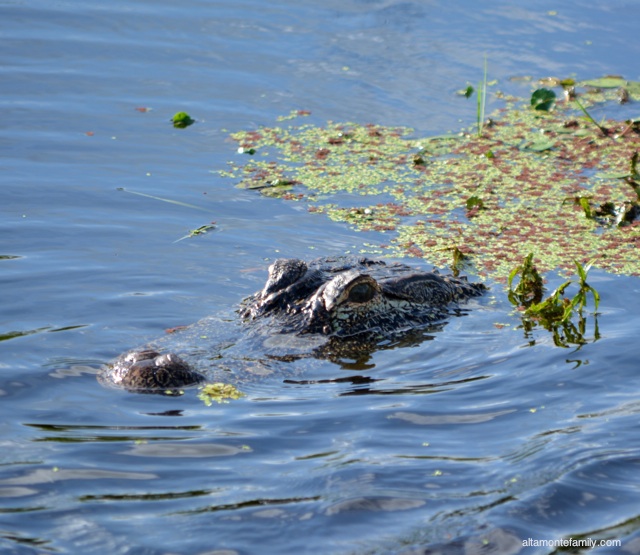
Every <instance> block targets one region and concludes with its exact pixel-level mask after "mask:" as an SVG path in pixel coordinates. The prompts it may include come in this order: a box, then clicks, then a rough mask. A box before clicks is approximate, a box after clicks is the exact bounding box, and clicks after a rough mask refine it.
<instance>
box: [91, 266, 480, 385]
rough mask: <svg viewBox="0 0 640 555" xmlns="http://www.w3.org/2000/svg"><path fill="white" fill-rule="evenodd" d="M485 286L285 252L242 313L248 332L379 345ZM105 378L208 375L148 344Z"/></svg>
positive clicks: (143, 380)
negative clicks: (287, 256) (305, 258)
mask: <svg viewBox="0 0 640 555" xmlns="http://www.w3.org/2000/svg"><path fill="white" fill-rule="evenodd" d="M485 290H486V288H485V286H484V285H483V284H481V283H470V282H468V281H467V280H466V278H456V277H453V276H449V275H442V274H440V273H438V272H426V271H422V270H419V269H417V268H413V267H411V266H408V265H405V264H399V263H394V264H387V263H385V262H383V261H381V260H373V259H369V258H354V257H331V258H319V259H317V260H314V261H312V262H309V263H306V262H304V261H302V260H298V259H284V258H283V259H278V260H276V261H275V262H274V263H273V264H272V265H271V266H270V267H269V277H268V279H267V282H266V284H265V286H264V288H263V289H262V290H261V291H258V292H257V293H255V294H253V295H251V296H250V297H248V298H247V299H245V300H244V301H243V302H242V304H241V307H240V310H239V313H240V315H241V317H242V319H243V322H244V324H245V329H246V332H247V333H252V334H254V335H256V336H260V337H262V338H263V339H265V338H270V337H273V336H282V335H286V336H292V337H295V338H309V339H313V340H310V341H309V344H310V345H313V346H314V347H313V352H312V353H310V354H312V355H313V356H317V357H324V358H330V357H331V355H330V353H331V352H334V353H335V352H336V350H338V351H339V350H340V349H341V348H342V349H343V351H344V350H345V349H352V350H353V349H357V348H358V346H362V345H367V346H369V347H371V346H372V345H375V344H379V343H380V342H381V341H383V340H389V339H392V338H398V337H400V336H401V335H402V334H403V333H408V332H410V331H411V330H413V329H415V328H417V327H424V326H426V325H429V324H434V323H436V322H440V321H442V320H444V319H445V318H446V317H447V316H449V315H451V314H455V313H456V311H459V309H458V303H460V302H464V301H466V300H468V299H469V298H471V297H475V296H478V295H481V294H482V293H483V292H484V291H485ZM341 346H342V347H341ZM345 346H348V347H345ZM370 350H373V349H370ZM99 379H100V381H101V382H102V383H103V384H105V385H111V386H118V387H124V388H125V389H129V390H133V391H145V392H152V391H164V390H168V389H178V388H182V387H186V386H189V385H193V384H196V383H199V382H201V381H204V379H205V378H204V376H203V375H202V374H200V373H199V372H198V371H197V370H196V369H195V368H193V367H192V365H190V364H188V363H187V362H185V361H184V360H183V359H182V358H180V357H179V356H178V355H176V354H173V353H169V354H160V353H159V352H158V351H157V350H155V349H153V348H145V349H142V350H138V351H131V352H129V353H125V354H124V355H122V356H120V357H119V358H118V359H116V361H115V362H114V363H113V364H112V365H110V366H108V367H107V368H105V369H104V370H103V372H101V374H100V377H99Z"/></svg>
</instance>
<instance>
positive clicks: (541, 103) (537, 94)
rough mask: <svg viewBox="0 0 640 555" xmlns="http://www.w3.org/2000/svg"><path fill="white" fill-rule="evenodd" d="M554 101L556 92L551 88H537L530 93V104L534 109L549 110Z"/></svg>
mask: <svg viewBox="0 0 640 555" xmlns="http://www.w3.org/2000/svg"><path fill="white" fill-rule="evenodd" d="M555 103H556V93H554V92H553V91H552V90H551V89H537V90H535V91H533V94H532V95H531V106H532V107H533V109H534V110H542V111H544V112H550V111H551V109H552V108H553V107H554V106H555Z"/></svg>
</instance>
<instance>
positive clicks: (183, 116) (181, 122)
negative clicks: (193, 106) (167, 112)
mask: <svg viewBox="0 0 640 555" xmlns="http://www.w3.org/2000/svg"><path fill="white" fill-rule="evenodd" d="M171 121H172V123H173V126H174V127H177V128H178V129H184V128H185V127H189V126H190V125H192V124H193V123H195V121H196V120H194V119H193V118H192V117H191V116H190V115H189V114H187V112H178V113H176V114H174V116H173V117H172V118H171Z"/></svg>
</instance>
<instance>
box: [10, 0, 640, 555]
mask: <svg viewBox="0 0 640 555" xmlns="http://www.w3.org/2000/svg"><path fill="white" fill-rule="evenodd" d="M512 4H513V3H509V2H503V1H498V2H493V3H491V5H488V4H487V5H483V4H482V3H480V4H478V3H471V2H467V1H463V2H460V3H458V4H456V5H454V4H452V3H450V2H449V3H446V2H440V1H438V0H434V1H432V2H411V1H409V2H406V1H396V0H388V1H367V2H363V1H360V0H346V1H340V2H336V1H333V0H329V1H327V2H324V3H322V4H318V3H313V2H288V1H284V0H283V1H277V2H276V1H269V2H266V3H265V2H262V3H256V2H254V1H253V0H243V1H241V2H234V3H224V2H222V3H221V2H191V1H189V0H187V1H186V3H185V2H183V3H181V4H177V3H173V4H172V3H171V2H164V3H161V4H158V3H155V4H151V3H148V2H144V1H142V0H123V1H122V2H119V3H115V4H113V3H109V4H106V3H86V2H85V3H81V2H77V1H75V0H69V1H67V2H57V3H51V2H42V1H41V0H32V1H30V2H28V3H5V5H4V6H2V7H1V8H0V10H1V11H2V15H3V18H4V21H5V22H6V23H7V24H6V25H5V29H4V31H3V41H4V42H3V44H4V45H5V46H6V48H5V52H4V58H3V60H4V62H5V63H4V64H3V70H2V71H3V73H4V76H5V79H4V80H3V94H2V97H1V99H0V101H1V102H2V105H3V109H4V118H3V124H2V126H1V128H0V142H1V143H2V146H3V148H2V149H0V158H2V165H3V169H4V171H3V172H2V173H1V174H0V181H1V182H2V183H1V185H2V186H1V190H2V193H0V196H1V197H2V198H1V201H0V212H1V213H2V218H1V219H0V229H1V231H2V237H3V238H4V240H5V243H6V245H7V246H6V247H5V248H3V249H2V251H3V252H4V253H5V254H3V255H0V260H1V261H2V264H1V266H2V269H1V270H2V273H1V274H0V280H2V289H1V291H2V292H1V293H0V296H2V303H1V304H2V311H1V314H0V345H2V357H0V395H1V397H0V399H1V402H0V411H1V418H0V515H1V519H0V520H1V522H0V552H2V553H10V554H19V555H23V554H26V555H36V554H37V555H41V554H42V553H84V554H94V553H95V554H102V553H114V554H145V555H160V554H165V553H184V554H186V553H189V554H205V553H207V554H212V553H216V554H219V555H221V554H223V553H224V554H225V555H228V554H231V553H233V554H243V555H245V554H251V553H278V554H288V553H291V554H296V555H299V554H301V553H336V554H356V553H358V554H372V555H373V554H382V553H384V554H388V553H398V554H401V555H418V554H420V555H424V554H427V553H429V554H435V553H443V554H444V553H446V554H452V553H453V554H465V555H469V554H479V553H500V554H511V553H514V554H515V553H548V552H551V550H550V549H546V548H533V547H527V548H524V547H523V543H522V542H523V541H524V540H526V539H527V538H534V539H559V538H570V537H572V538H584V537H590V538H592V539H594V540H599V539H607V540H621V541H622V545H623V547H622V549H623V550H625V552H628V553H637V552H640V549H639V547H638V546H639V544H640V526H639V524H638V523H639V522H640V519H639V517H638V509H637V500H638V493H639V492H638V487H637V479H636V476H637V473H638V460H640V457H639V456H638V449H637V420H638V418H637V417H638V412H639V410H640V404H639V403H638V401H637V399H636V397H637V394H636V392H637V391H638V389H640V383H638V380H639V378H638V373H637V359H638V356H637V355H638V348H637V342H636V340H635V330H636V329H637V328H638V325H637V324H638V321H637V319H638V317H637V314H638V312H639V311H638V306H637V304H638V303H637V299H638V298H639V297H638V293H639V292H640V284H639V282H638V281H637V279H631V278H619V277H614V276H609V275H606V274H602V273H598V272H596V271H592V273H591V274H590V276H589V282H590V283H591V284H592V285H594V287H596V289H598V291H599V292H600V293H601V295H602V302H601V306H600V309H599V312H600V313H599V315H598V319H597V324H596V322H595V319H594V320H591V316H589V318H588V319H587V321H586V322H585V323H582V322H580V323H578V324H577V325H576V326H575V327H574V328H570V329H567V330H558V334H557V336H556V337H554V335H553V334H550V333H549V332H547V331H546V330H544V329H540V328H535V329H533V328H532V329H522V328H519V326H521V320H520V319H519V318H518V317H517V315H514V314H512V313H511V310H512V309H511V306H510V305H509V303H508V302H507V300H506V296H505V295H504V293H503V290H502V288H501V286H500V285H498V284H494V285H493V286H492V289H491V291H490V293H489V294H488V295H486V296H485V298H483V299H482V301H480V302H479V303H478V305H477V306H474V307H473V309H472V310H470V311H469V312H468V314H467V315H466V316H464V317H460V318H452V319H451V320H450V321H449V322H448V324H447V325H446V326H444V327H442V328H434V329H429V330H426V331H425V330H421V331H420V332H419V333H417V334H416V335H415V336H413V337H406V338H403V340H402V341H400V342H394V343H391V342H390V343H389V344H386V345H383V348H379V349H373V350H371V351H370V352H366V353H361V354H360V356H353V357H347V356H344V357H334V358H333V359H316V358H313V357H306V358H305V357H291V356H290V357H284V356H279V357H278V356H274V357H273V358H270V359H264V357H263V358H262V359H260V358H259V357H257V356H255V352H253V351H246V350H245V351H244V352H243V347H242V342H241V341H239V340H238V338H237V334H236V335H235V336H234V337H231V338H229V337H226V336H225V334H226V333H227V331H229V330H232V331H233V332H234V334H235V333H236V332H237V331H238V330H237V329H235V330H233V326H234V324H233V322H237V318H236V315H235V313H234V307H235V306H236V303H237V302H238V301H239V300H240V299H242V298H243V297H245V296H246V295H248V294H250V293H252V292H253V291H255V290H256V289H258V288H260V287H261V286H262V284H263V283H264V277H265V275H264V268H265V266H266V265H267V264H266V263H268V262H270V261H271V260H273V259H274V258H278V257H283V256H287V257H294V256H295V257H300V258H305V259H311V258H315V257H317V256H324V255H336V254H345V253H358V252H359V250H360V248H361V247H362V246H363V245H364V244H366V243H371V244H380V243H383V242H385V241H388V237H387V235H385V234H384V233H378V234H375V233H371V234H364V233H355V232H353V231H351V230H349V229H348V228H346V227H344V226H343V225H341V224H335V223H332V222H328V221H326V220H324V219H323V217H322V216H319V215H315V214H309V213H308V212H307V210H306V206H304V205H303V204H302V203H296V202H289V203H287V204H283V203H281V202H280V201H278V200H275V199H268V198H264V197H262V196H260V195H257V194H256V193H254V192H252V191H246V190H240V189H236V188H234V187H233V186H232V185H233V184H231V183H229V182H228V181H227V180H223V179H221V178H220V177H218V174H217V173H216V172H217V171H218V170H220V169H224V168H225V164H226V163H227V162H228V161H229V160H233V158H234V156H246V154H238V153H236V151H235V147H233V145H232V144H231V143H230V142H228V141H227V136H228V131H235V130H239V129H255V128H256V127H258V126H260V125H267V124H272V123H273V121H275V120H276V118H277V116H279V115H283V114H287V113H289V112H290V111H291V110H297V109H304V110H310V111H311V115H310V116H309V121H310V122H311V123H312V124H314V125H316V124H322V123H324V122H325V121H327V120H333V121H356V122H358V123H367V122H370V121H371V122H374V123H380V124H385V125H412V126H414V127H416V129H417V133H426V132H428V133H431V134H439V133H444V132H446V131H450V130H453V131H455V130H457V129H459V128H460V127H461V126H466V125H470V124H472V123H473V122H474V121H475V116H476V114H475V110H476V108H475V106H474V105H473V103H469V102H466V100H465V99H464V98H462V97H460V96H457V95H456V94H455V91H456V90H458V89H460V88H463V87H465V86H466V84H467V83H468V82H471V83H474V84H475V83H476V82H477V81H478V80H480V79H481V71H482V70H481V68H482V64H483V60H484V56H485V55H486V56H487V60H488V64H489V74H490V78H496V79H498V81H499V84H498V87H500V88H501V89H504V90H507V92H508V90H509V89H510V88H515V87H522V86H524V85H522V84H517V83H513V82H510V81H509V80H508V78H509V77H512V76H514V75H533V76H546V75H555V76H558V77H567V76H569V75H572V74H574V73H578V74H579V76H580V77H597V76H600V75H602V74H606V73H611V74H622V75H624V76H625V77H628V78H629V79H637V78H638V75H637V71H638V69H637V60H638V58H639V57H640V52H639V51H638V41H637V40H635V39H636V35H637V21H638V16H640V12H639V11H638V7H637V6H636V5H634V4H633V3H625V2H615V1H614V2H606V3H604V2H600V3H598V2H581V1H579V0H569V1H567V2H563V3H562V5H553V6H551V5H542V4H533V3H530V5H527V6H524V5H518V6H515V5H512ZM489 102H491V99H489ZM140 108H144V109H142V110H141V109H140ZM179 111H187V112H188V113H189V114H190V115H192V116H193V117H194V119H196V120H197V121H196V123H195V124H194V125H192V126H190V127H188V128H186V129H174V128H173V126H172V125H171V122H170V118H171V117H172V116H173V114H175V113H176V112H179ZM597 118H598V115H597V114H596V119H597ZM283 125H286V122H283ZM227 130H228V131H227ZM256 160H259V153H257V154H256ZM328 178H330V176H328ZM123 188H124V189H126V190H129V191H134V192H137V193H141V194H136V195H130V194H126V193H124V192H123V191H122V190H119V189H123ZM162 199H168V200H171V201H175V202H165V201H164V200H162ZM193 206H195V207H198V209H197V210H196V209H193V208H191V207H193ZM203 210H204V211H206V212H207V214H203V213H202V212H203ZM426 217H428V215H426ZM212 220H215V222H216V233H209V234H205V235H201V236H196V237H190V238H188V239H184V240H181V241H178V242H176V240H177V239H180V238H183V237H185V236H187V235H188V234H189V231H190V230H193V229H198V228H199V227H201V226H204V225H209V224H210V222H211V221H212ZM6 253H10V254H6ZM549 279H550V280H551V281H553V280H556V281H557V278H556V277H554V276H550V278H549ZM551 286H552V285H550V287H551ZM207 315H213V316H212V317H211V319H210V321H209V323H210V324H212V325H213V328H215V330H217V331H219V332H220V333H219V334H217V335H216V334H213V335H214V336H213V337H212V336H211V331H212V329H213V328H211V327H210V328H209V335H208V336H207V337H202V334H201V335H200V336H197V335H196V336H190V337H188V336H186V335H185V336H182V337H185V340H186V339H187V338H188V341H186V346H189V345H190V348H191V349H192V351H193V356H196V357H197V356H201V357H203V356H207V357H209V361H208V363H209V365H210V366H211V368H213V369H214V370H215V372H217V373H218V375H219V376H220V377H221V378H224V381H226V382H232V383H237V384H238V386H239V387H240V388H241V390H242V391H243V392H244V393H245V395H246V396H245V397H243V398H241V399H238V400H234V401H231V402H229V403H226V404H225V403H221V404H217V403H214V404H212V405H211V406H205V405H204V404H203V403H202V401H200V400H199V399H198V397H197V390H188V391H186V392H185V394H184V395H182V396H179V397H166V396H153V395H132V394H128V393H126V392H122V391H116V390H107V389H104V388H101V387H100V386H99V385H98V384H97V382H96V376H95V374H96V372H97V369H98V367H99V366H100V364H103V363H105V362H107V361H109V360H111V359H112V358H113V357H114V356H116V355H118V354H119V353H121V352H124V351H125V350H127V349H130V348H135V347H136V346H137V345H141V344H144V343H145V342H146V341H147V340H149V338H157V337H158V336H160V335H161V334H162V330H164V329H168V328H176V327H179V326H184V325H187V324H191V323H192V322H195V321H197V320H199V319H200V318H203V317H205V316H207ZM218 324H220V325H218ZM53 332H55V333H53ZM231 335H233V334H231ZM592 338H593V339H595V338H598V341H591V339H592ZM175 340H176V339H175V337H173V336H172V337H170V338H167V339H166V340H161V341H160V343H162V342H163V341H165V343H166V344H169V343H170V342H171V341H175ZM276 347H279V348H280V349H281V350H284V351H286V350H287V349H290V348H291V347H292V345H279V346H276ZM276 354H277V353H276ZM280 354H282V353H280ZM61 378H63V379H61ZM587 551H588V552H589V553H602V554H604V553H614V552H615V553H617V552H620V548H618V549H617V550H616V548H613V547H611V548H605V547H602V548H595V549H590V550H587V549H582V550H579V549H575V550H574V551H573V552H576V553H577V552H582V553H586V552H587Z"/></svg>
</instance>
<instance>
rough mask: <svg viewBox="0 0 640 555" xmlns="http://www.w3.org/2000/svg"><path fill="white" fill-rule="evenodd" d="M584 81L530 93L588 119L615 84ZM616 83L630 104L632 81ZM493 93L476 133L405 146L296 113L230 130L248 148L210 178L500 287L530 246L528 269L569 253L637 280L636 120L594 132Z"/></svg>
mask: <svg viewBox="0 0 640 555" xmlns="http://www.w3.org/2000/svg"><path fill="white" fill-rule="evenodd" d="M589 83H590V82H583V83H576V82H575V81H573V80H546V81H545V82H544V88H547V89H548V90H550V89H552V88H554V87H560V88H561V89H562V90H566V89H565V87H574V88H575V90H576V92H575V95H579V97H580V103H581V104H582V106H584V107H585V108H586V109H587V111H589V113H592V111H593V110H594V109H595V107H605V106H607V105H608V104H611V103H615V102H617V99H618V95H617V94H616V90H614V89H613V88H597V89H596V88H594V87H593V86H591V85H590V84H589ZM615 84H616V85H619V81H616V82H615ZM625 84H626V87H625V90H627V91H628V92H629V95H630V97H631V98H633V99H637V100H640V83H634V82H627V81H625ZM487 86H491V85H490V84H489V83H487ZM572 94H573V93H572ZM495 96H496V97H498V98H500V99H502V102H503V106H502V107H501V108H499V109H497V110H496V111H495V112H494V113H493V114H491V116H490V119H491V125H484V126H483V128H482V133H481V134H478V133H476V132H475V131H476V129H472V130H462V131H461V132H460V133H458V134H455V135H441V136H432V137H424V138H421V139H418V140H416V138H415V136H412V133H413V130H411V129H409V128H406V127H386V126H381V125H373V124H367V125H362V124H358V123H350V122H345V123H335V122H328V123H327V124H326V125H322V126H316V125H312V124H304V123H302V124H296V122H295V119H296V118H300V115H301V114H302V115H304V116H307V115H309V113H308V112H305V111H295V112H292V113H291V114H290V115H289V116H287V122H289V124H288V126H283V127H280V126H274V127H261V128H258V129H255V130H251V131H242V132H237V133H232V134H231V137H232V138H233V139H234V140H235V141H236V142H237V143H238V147H240V148H242V149H254V150H255V154H254V156H250V157H244V158H243V160H242V161H241V160H239V159H236V160H234V161H233V162H230V163H229V166H228V169H227V170H225V171H223V172H221V174H222V175H224V176H226V177H229V178H232V179H233V180H235V181H236V183H237V184H238V186H239V187H244V188H251V189H256V190H258V191H260V192H261V193H262V194H265V195H269V196H274V197H279V198H282V199H287V200H291V201H297V202H305V203H306V204H307V207H308V210H309V211H310V212H313V213H316V214H325V215H326V216H328V217H329V218H331V219H333V220H336V221H341V222H345V223H347V224H348V225H351V226H352V227H354V228H355V229H358V230H360V231H374V232H378V233H376V234H372V236H371V238H370V239H369V240H366V239H365V242H364V249H363V250H364V251H365V252H367V253H368V254H376V255H384V254H388V255H391V256H418V257H424V258H427V259H428V260H429V261H430V262H432V263H434V264H435V265H438V266H448V265H451V262H452V258H453V259H454V261H455V262H456V265H457V263H458V262H460V261H462V260H464V263H465V265H466V266H467V269H468V270H470V271H474V272H475V273H478V274H480V275H484V276H487V277H491V278H493V279H496V280H499V281H503V282H504V281H506V280H507V276H508V275H509V273H510V272H511V269H512V268H513V267H514V266H516V265H518V264H520V263H521V261H522V260H523V258H524V257H526V256H527V255H528V253H530V252H534V253H535V255H536V257H537V259H538V261H537V265H538V268H539V269H540V271H542V272H546V271H549V270H553V269H557V270H559V271H560V272H561V273H568V272H571V271H572V270H573V269H574V263H573V261H574V260H578V261H586V260H593V261H594V264H595V265H596V266H598V267H600V268H602V269H604V270H607V271H610V272H614V273H622V274H632V275H640V257H638V256H637V247H638V246H640V222H639V221H638V219H637V215H638V210H637V209H636V208H635V207H636V205H637V203H638V194H640V188H639V187H638V183H639V182H640V181H639V180H638V170H637V165H633V167H632V162H631V160H633V156H634V155H635V153H636V152H638V151H640V120H627V121H616V120H613V119H607V120H604V121H603V122H602V123H601V125H602V127H605V128H607V129H608V131H609V133H608V136H604V135H603V134H602V133H601V132H600V130H599V129H598V128H595V127H594V126H593V124H592V122H590V121H587V120H585V119H584V118H583V117H581V116H582V115H583V113H582V112H581V111H580V110H579V109H578V108H577V105H576V104H575V103H574V102H572V101H571V100H568V101H566V102H559V101H557V99H556V101H555V104H554V105H553V106H552V105H551V104H550V100H551V95H549V94H547V95H546V96H544V97H543V96H540V97H539V103H538V106H543V107H546V108H548V109H549V110H550V111H548V110H539V109H537V110H536V109H533V108H532V106H531V98H526V99H525V98H520V97H514V96H507V95H505V94H503V93H500V92H496V93H495ZM544 98H546V101H544V102H543V99H544ZM477 115H480V111H478V114H477ZM291 118H293V119H291ZM483 120H484V118H483ZM474 127H475V126H474ZM636 160H637V158H636ZM636 164H637V162H636ZM634 203H636V204H634ZM610 214H615V215H610ZM615 222H618V223H619V224H621V225H617V224H616V225H613V224H614V223H615Z"/></svg>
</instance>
